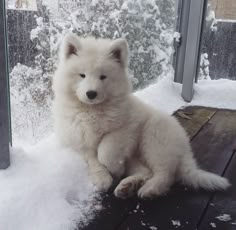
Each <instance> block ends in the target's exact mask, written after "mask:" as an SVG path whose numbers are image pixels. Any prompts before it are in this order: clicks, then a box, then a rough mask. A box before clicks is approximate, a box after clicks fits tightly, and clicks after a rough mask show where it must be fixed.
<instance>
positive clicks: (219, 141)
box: [79, 107, 236, 230]
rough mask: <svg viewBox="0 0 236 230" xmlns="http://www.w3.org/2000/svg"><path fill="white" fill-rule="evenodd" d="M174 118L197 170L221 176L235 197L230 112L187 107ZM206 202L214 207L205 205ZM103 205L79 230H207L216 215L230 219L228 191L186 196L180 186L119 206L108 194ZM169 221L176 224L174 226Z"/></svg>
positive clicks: (234, 131) (234, 211)
mask: <svg viewBox="0 0 236 230" xmlns="http://www.w3.org/2000/svg"><path fill="white" fill-rule="evenodd" d="M175 116H176V117H177V118H178V120H179V121H180V123H181V124H182V125H183V126H184V127H185V129H186V131H187V132H188V134H189V136H190V138H191V139H192V147H193V149H194V152H195V156H196V158H197V160H198V162H199V164H200V165H201V167H202V168H204V169H207V170H208V171H212V172H215V173H217V174H223V173H224V172H226V176H228V177H229V179H230V180H231V182H232V183H233V185H234V186H233V191H234V193H236V192H235V190H234V189H236V188H235V186H236V185H235V183H236V180H235V178H233V172H234V171H235V173H236V167H235V166H236V157H232V154H233V152H234V151H235V149H236V112H235V111H228V110H222V111H217V110H215V109H207V108H200V107H189V108H187V109H185V110H181V111H180V112H178V113H175ZM230 161H231V162H230ZM228 165H230V166H229V167H228V168H227V166H228ZM234 168H235V170H233V169H234ZM222 200H223V201H222ZM231 201H232V202H233V203H231ZM210 202H212V203H214V204H215V206H211V205H209V204H210ZM234 202H235V203H234ZM104 204H105V205H104V206H105V207H106V208H105V209H104V210H103V211H102V212H101V213H99V214H98V215H97V217H96V218H95V219H94V220H93V221H92V222H91V223H90V224H89V225H88V226H87V227H86V228H83V230H84V229H85V230H95V229H96V230H100V229H101V230H113V229H114V230H115V229H119V230H143V229H156V228H157V229H158V230H159V229H163V230H171V229H177V228H179V229H187V230H192V229H193V230H195V229H196V228H197V227H200V230H205V229H206V230H207V229H212V227H211V226H210V225H209V221H212V222H213V219H214V218H215V217H214V215H216V214H219V213H222V212H225V213H227V214H230V215H231V216H232V218H236V216H235V215H236V208H235V206H236V195H235V194H234V195H233V193H232V191H231V192H228V193H221V192H217V193H211V192H205V191H192V190H191V189H190V188H185V187H184V186H181V185H175V186H173V188H172V189H171V191H170V192H169V193H168V194H167V195H166V196H163V197H159V198H158V199H156V200H151V201H140V200H137V199H135V198H134V199H131V200H125V201H123V200H119V199H116V198H115V197H114V196H113V195H109V196H108V197H106V198H105V200H104ZM224 204H225V205H224ZM222 206H223V207H222ZM174 221H179V223H180V226H178V222H174ZM233 221H234V220H232V223H234V222H233ZM235 221H236V219H235ZM216 222H217V219H216V221H215V223H216ZM213 223H214V222H213ZM217 224H218V225H219V226H223V227H224V228H218V229H221V230H228V229H229V230H231V229H236V225H233V224H230V223H224V224H225V225H227V228H226V227H225V225H220V224H219V223H218V222H217ZM221 224H222V223H221ZM79 229H80V228H79Z"/></svg>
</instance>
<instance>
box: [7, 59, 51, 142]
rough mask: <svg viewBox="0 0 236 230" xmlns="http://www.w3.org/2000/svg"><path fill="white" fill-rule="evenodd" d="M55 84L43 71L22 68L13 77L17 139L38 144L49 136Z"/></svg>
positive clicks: (12, 97)
mask: <svg viewBox="0 0 236 230" xmlns="http://www.w3.org/2000/svg"><path fill="white" fill-rule="evenodd" d="M50 84H51V82H50V81H49V79H48V75H46V74H43V71H42V69H40V68H38V67H36V68H31V67H28V66H25V65H21V64H18V65H17V66H15V67H14V68H13V70H12V71H11V73H10V85H11V110H12V111H11V112H12V113H11V114H12V126H13V127H12V130H13V139H15V138H16V139H21V140H28V141H30V142H35V141H36V140H38V139H40V138H41V137H42V136H43V135H45V134H46V133H48V131H49V130H50V129H51V127H52V125H51V123H50V122H49V121H50V106H51V98H52V96H51V91H50V88H51V86H50Z"/></svg>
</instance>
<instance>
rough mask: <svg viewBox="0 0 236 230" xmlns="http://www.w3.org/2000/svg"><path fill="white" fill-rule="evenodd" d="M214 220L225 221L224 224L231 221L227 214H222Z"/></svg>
mask: <svg viewBox="0 0 236 230" xmlns="http://www.w3.org/2000/svg"><path fill="white" fill-rule="evenodd" d="M216 219H218V220H220V221H225V222H226V221H230V220H232V218H231V216H230V215H229V214H222V215H220V216H217V217H216Z"/></svg>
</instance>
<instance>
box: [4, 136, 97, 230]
mask: <svg viewBox="0 0 236 230" xmlns="http://www.w3.org/2000/svg"><path fill="white" fill-rule="evenodd" d="M0 181H1V183H0V204H1V206H0V229H4V230H12V229H18V230H42V229H43V230H70V229H73V228H74V227H75V225H76V224H77V223H79V222H82V223H86V221H88V220H89V219H90V218H92V217H93V215H94V212H95V211H96V209H99V200H97V199H98V196H97V195H96V191H95V189H94V187H93V185H92V184H91V183H90V182H89V179H88V174H87V168H86V164H85V163H84V162H83V161H82V160H81V158H80V156H79V154H78V153H76V152H74V151H72V150H70V149H65V148H63V147H61V146H60V145H59V144H58V143H57V141H56V139H55V137H53V136H51V137H50V138H47V140H44V141H42V142H41V143H39V144H37V145H35V146H31V147H30V146H28V147H25V148H24V149H22V148H21V147H14V148H12V149H11V166H10V168H9V169H7V170H5V171H0ZM94 204H96V206H95V205H94ZM85 217H86V218H85Z"/></svg>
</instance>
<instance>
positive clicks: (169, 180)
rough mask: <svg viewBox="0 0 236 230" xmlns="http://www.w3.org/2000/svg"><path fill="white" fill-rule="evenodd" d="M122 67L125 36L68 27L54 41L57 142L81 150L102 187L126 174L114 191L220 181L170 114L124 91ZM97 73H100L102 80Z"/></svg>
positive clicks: (122, 193)
mask: <svg viewBox="0 0 236 230" xmlns="http://www.w3.org/2000/svg"><path fill="white" fill-rule="evenodd" d="M127 67H128V45H127V42H126V41H125V40H124V39H117V40H114V41H112V40H107V39H94V38H79V37H77V36H76V35H74V34H69V35H67V36H66V38H65V39H64V43H63V45H62V47H61V53H60V64H59V67H58V70H57V72H56V74H55V77H54V84H53V87H54V92H55V100H54V116H55V131H56V134H57V136H58V137H59V138H60V140H61V142H62V143H63V144H65V145H68V146H70V147H73V148H74V149H76V150H78V152H79V153H82V155H83V156H84V157H85V159H86V160H87V162H88V166H89V170H90V176H91V179H92V181H93V183H94V184H95V185H96V186H97V188H98V189H99V190H100V191H107V190H108V189H109V188H111V186H112V184H113V181H114V180H119V181H120V180H121V178H122V177H124V176H125V179H123V180H121V181H120V183H119V184H118V186H117V187H116V189H115V191H114V193H115V195H116V196H117V197H121V198H127V197H129V196H132V195H134V194H136V193H137V194H138V196H139V197H140V198H150V197H153V196H158V195H161V194H163V193H165V192H167V191H168V189H169V188H170V186H171V185H172V184H173V183H174V182H175V181H181V182H182V183H184V184H186V185H190V186H192V187H194V188H200V187H201V188H204V189H209V190H215V189H226V188H227V187H228V186H229V182H228V181H227V180H226V179H225V178H222V177H220V176H217V175H215V174H213V173H209V172H206V171H203V170H201V169H199V168H198V166H197V163H196V161H195V159H194V157H193V154H192V150H191V147H190V144H189V139H188V137H187V136H186V133H185V131H184V129H183V128H182V127H181V126H180V125H179V123H178V122H177V121H176V119H175V118H174V117H170V116H168V115H165V114H163V113H161V112H159V111H157V110H155V109H153V108H151V107H149V106H148V105H146V104H144V103H143V102H142V101H140V100H139V99H138V98H136V97H135V96H134V95H133V94H132V93H131V84H130V80H129V78H128V72H127ZM80 74H85V77H84V76H83V75H82V76H83V77H81V76H80ZM101 75H105V76H106V77H107V78H106V79H103V80H101V79H100V76H101ZM91 90H92V91H96V92H97V97H96V98H94V99H92V100H91V99H89V98H88V97H87V95H86V93H87V92H88V91H91ZM78 176H79V175H78Z"/></svg>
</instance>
